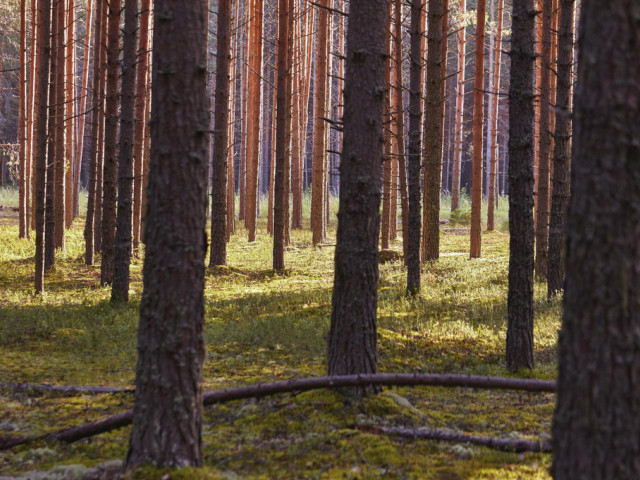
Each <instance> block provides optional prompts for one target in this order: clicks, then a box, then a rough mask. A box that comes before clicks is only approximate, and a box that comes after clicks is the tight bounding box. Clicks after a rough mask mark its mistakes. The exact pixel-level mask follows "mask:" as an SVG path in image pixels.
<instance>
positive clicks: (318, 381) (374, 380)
mask: <svg viewBox="0 0 640 480" xmlns="http://www.w3.org/2000/svg"><path fill="white" fill-rule="evenodd" d="M363 385H387V386H391V385H395V386H417V385H425V386H438V387H467V388H482V389H498V390H521V391H528V392H555V389H556V382H554V381H549V380H529V379H523V378H505V377H479V376H473V375H438V374H411V373H395V374H394V373H377V374H366V375H340V376H333V377H313V378H302V379H297V380H287V381H283V382H273V383H264V384H258V385H249V386H246V387H236V388H228V389H226V390H219V391H216V392H208V393H205V394H204V395H203V398H202V403H203V404H204V405H205V406H206V405H212V404H215V403H224V402H229V401H232V400H241V399H245V398H261V397H266V396H271V395H276V394H279V393H290V392H304V391H308V390H317V389H320V388H344V387H357V386H363ZM132 419H133V410H127V411H126V412H123V413H119V414H116V415H112V416H110V417H107V418H104V419H102V420H98V421H96V422H90V423H86V424H84V425H80V426H78V427H71V428H65V429H63V430H58V431H56V432H53V433H49V434H45V435H38V436H35V437H19V438H13V439H11V438H3V439H0V450H6V449H7V448H11V447H15V446H17V445H23V444H25V443H30V442H33V441H36V440H42V439H49V438H53V439H56V440H60V441H63V442H69V443H71V442H75V441H78V440H81V439H83V438H87V437H91V436H94V435H98V434H100V433H104V432H109V431H111V430H115V429H117V428H121V427H125V426H127V425H129V424H130V423H131V421H132Z"/></svg>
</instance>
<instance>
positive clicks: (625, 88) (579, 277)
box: [552, 0, 640, 480]
mask: <svg viewBox="0 0 640 480" xmlns="http://www.w3.org/2000/svg"><path fill="white" fill-rule="evenodd" d="M572 6H573V2H568V1H564V2H563V5H562V8H563V9H564V8H571V7H572ZM638 6H639V4H638V2H637V1H632V2H629V1H625V0H612V1H610V2H607V3H606V4H604V3H602V2H598V1H594V0H583V2H582V12H581V20H580V29H579V31H580V36H579V44H578V52H579V53H578V80H577V84H576V93H575V104H574V136H573V159H572V160H573V161H572V172H571V173H572V183H571V190H572V192H571V200H570V205H569V214H568V215H567V236H568V242H567V246H568V248H567V278H566V289H565V303H564V318H563V324H562V331H561V333H560V340H559V376H558V393H557V403H556V410H555V413H554V424H553V447H554V453H555V455H554V461H553V466H552V473H553V476H554V478H555V479H556V480H564V479H574V478H580V479H585V480H595V479H598V480H613V479H615V480H627V479H629V480H631V479H636V478H640V462H639V461H638V459H639V458H640V441H639V440H638V439H639V438H640V401H638V399H639V398H640V384H639V383H638V377H639V376H640V349H639V348H638V345H639V341H640V296H639V295H638V285H639V284H640V269H639V268H638V265H640V242H639V241H638V216H639V214H640V188H638V185H640V169H639V168H638V164H639V163H638V162H639V161H640V149H639V148H638V139H639V138H640V123H639V122H638V118H639V117H640V102H638V99H640V82H639V81H638V79H639V78H640V62H638V51H640V36H639V35H638V32H639V31H640V23H639V19H638V16H637V12H638ZM565 13H566V14H567V16H568V12H564V13H563V16H564V15H565ZM563 23H564V26H565V27H566V25H567V23H568V19H567V18H565V19H564V22H563ZM565 32H566V30H565ZM603 33H606V35H603ZM563 63H564V62H563ZM565 68H566V63H565Z"/></svg>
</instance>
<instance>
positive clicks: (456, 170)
mask: <svg viewBox="0 0 640 480" xmlns="http://www.w3.org/2000/svg"><path fill="white" fill-rule="evenodd" d="M466 5H467V1H466V0H460V6H459V12H458V17H459V18H460V22H461V25H460V26H459V27H458V28H459V30H458V74H457V76H456V83H457V88H456V126H455V139H454V145H455V147H454V152H453V179H452V182H451V211H452V212H455V211H456V210H457V209H458V207H459V206H460V169H461V165H462V140H463V139H464V132H463V122H462V121H463V117H464V73H465V66H466V65H465V64H466V55H465V52H466V43H465V38H464V31H465V25H466V22H465V19H464V15H465V13H466V8H467V7H466Z"/></svg>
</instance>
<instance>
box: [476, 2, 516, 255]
mask: <svg viewBox="0 0 640 480" xmlns="http://www.w3.org/2000/svg"><path fill="white" fill-rule="evenodd" d="M485 12H486V0H478V7H477V12H476V65H475V75H474V78H475V80H474V82H473V167H472V169H473V173H472V179H471V258H480V257H481V256H482V134H483V121H482V120H483V117H484V31H485ZM510 158H511V157H510Z"/></svg>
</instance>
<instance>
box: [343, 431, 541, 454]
mask: <svg viewBox="0 0 640 480" xmlns="http://www.w3.org/2000/svg"><path fill="white" fill-rule="evenodd" d="M356 429H358V430H362V431H365V432H370V433H377V434H385V435H390V436H393V437H402V438H411V439H417V438H422V439H425V440H443V441H445V442H456V443H472V444H474V445H482V446H483V447H489V448H495V449H497V450H505V451H508V452H516V453H522V452H533V453H551V452H552V451H553V450H552V448H551V442H550V441H549V440H545V441H538V442H536V441H534V440H524V439H511V438H496V437H479V436H476V435H467V434H466V433H457V432H451V431H448V430H432V429H430V428H415V429H412V428H400V427H382V426H375V425H374V426H370V425H358V426H356Z"/></svg>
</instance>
